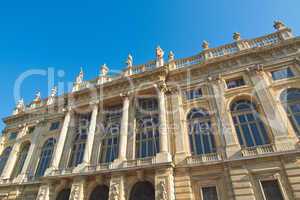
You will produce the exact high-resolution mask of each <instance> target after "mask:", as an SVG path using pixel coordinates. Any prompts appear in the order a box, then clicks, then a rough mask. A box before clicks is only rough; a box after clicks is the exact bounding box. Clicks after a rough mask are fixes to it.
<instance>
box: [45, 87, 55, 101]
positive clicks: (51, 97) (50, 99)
mask: <svg viewBox="0 0 300 200" xmlns="http://www.w3.org/2000/svg"><path fill="white" fill-rule="evenodd" d="M56 95H57V87H53V88H52V89H51V94H50V96H49V98H48V101H47V105H51V104H53V103H54V100H55V97H56Z"/></svg>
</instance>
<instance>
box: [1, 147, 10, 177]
mask: <svg viewBox="0 0 300 200" xmlns="http://www.w3.org/2000/svg"><path fill="white" fill-rule="evenodd" d="M10 152H11V147H7V148H6V149H5V150H4V151H3V152H2V154H1V156H0V176H1V174H2V172H3V169H4V167H5V165H6V162H7V160H8V157H9V155H10Z"/></svg>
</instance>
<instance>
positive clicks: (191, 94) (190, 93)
mask: <svg viewBox="0 0 300 200" xmlns="http://www.w3.org/2000/svg"><path fill="white" fill-rule="evenodd" d="M196 92H198V94H197V93H196ZM184 97H185V100H187V101H193V100H197V99H201V98H203V88H202V87H194V88H189V89H186V91H185V92H184Z"/></svg>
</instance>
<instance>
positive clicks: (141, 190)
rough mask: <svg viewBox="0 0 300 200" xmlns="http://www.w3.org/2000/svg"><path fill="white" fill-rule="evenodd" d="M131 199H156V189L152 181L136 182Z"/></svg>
mask: <svg viewBox="0 0 300 200" xmlns="http://www.w3.org/2000/svg"><path fill="white" fill-rule="evenodd" d="M129 200H155V190H154V187H153V185H152V183H150V182H147V181H145V182H138V183H136V184H135V185H134V186H133V188H132V190H131V192H130V198H129Z"/></svg>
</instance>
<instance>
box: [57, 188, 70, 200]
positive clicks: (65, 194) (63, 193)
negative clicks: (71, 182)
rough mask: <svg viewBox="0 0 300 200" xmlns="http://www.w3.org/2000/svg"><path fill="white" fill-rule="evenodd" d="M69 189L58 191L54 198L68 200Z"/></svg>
mask: <svg viewBox="0 0 300 200" xmlns="http://www.w3.org/2000/svg"><path fill="white" fill-rule="evenodd" d="M70 193H71V189H70V188H68V189H63V190H62V191H60V192H59V193H58V195H57V197H56V200H69V198H70Z"/></svg>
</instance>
